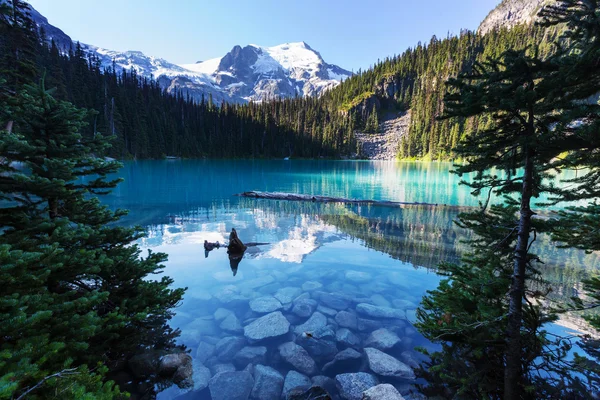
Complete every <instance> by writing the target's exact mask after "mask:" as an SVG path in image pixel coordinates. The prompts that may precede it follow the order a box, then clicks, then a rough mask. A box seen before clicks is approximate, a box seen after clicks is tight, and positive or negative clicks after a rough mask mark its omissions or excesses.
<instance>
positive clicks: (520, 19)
mask: <svg viewBox="0 0 600 400" xmlns="http://www.w3.org/2000/svg"><path fill="white" fill-rule="evenodd" d="M548 2H549V0H502V2H501V3H500V4H499V5H498V6H497V7H496V8H495V9H493V10H492V11H491V12H490V13H489V14H488V16H487V17H486V18H485V19H484V20H483V22H481V24H480V25H479V28H478V29H477V32H478V33H481V34H483V35H485V34H486V33H488V32H489V31H491V30H493V29H499V28H511V27H513V26H515V25H518V24H529V23H532V22H534V21H535V18H536V15H537V13H538V12H539V10H540V9H541V8H542V6H543V5H544V4H546V3H548Z"/></svg>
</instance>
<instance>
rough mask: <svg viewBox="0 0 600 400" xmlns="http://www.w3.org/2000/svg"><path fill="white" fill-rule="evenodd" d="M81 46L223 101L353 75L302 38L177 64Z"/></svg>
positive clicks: (311, 88)
mask: <svg viewBox="0 0 600 400" xmlns="http://www.w3.org/2000/svg"><path fill="white" fill-rule="evenodd" d="M0 1H1V0H0ZM31 13H32V16H33V17H34V20H35V21H36V23H37V24H38V26H40V27H43V28H44V30H45V32H47V33H50V34H51V38H52V39H53V40H55V42H59V43H60V44H59V47H60V48H61V49H63V51H68V49H69V48H70V47H71V46H72V45H73V41H72V40H71V38H70V37H69V36H68V35H67V34H65V33H64V32H62V31H61V30H60V29H58V28H56V27H54V26H52V25H51V24H50V23H49V22H48V20H47V19H46V18H45V17H44V16H43V15H41V14H40V13H38V12H37V11H36V10H34V9H33V8H32V11H31ZM81 46H82V48H83V49H84V51H86V52H87V53H88V54H91V55H94V56H96V57H98V58H99V59H100V63H101V65H102V66H103V67H104V68H112V66H113V65H115V67H116V68H119V69H125V70H130V69H135V70H136V72H137V73H138V75H141V76H144V77H151V76H152V77H154V78H155V79H156V80H157V82H158V83H159V84H160V85H161V86H162V87H163V88H164V89H166V90H167V91H178V92H182V93H184V94H186V95H189V96H191V97H192V98H195V99H197V100H200V99H201V98H202V96H204V97H207V96H208V95H212V97H213V101H214V102H215V103H221V102H222V101H228V102H237V103H239V102H246V101H262V100H267V99H272V98H276V97H294V96H297V95H304V96H313V95H317V96H318V95H320V94H321V93H323V91H325V90H327V89H329V88H332V87H334V86H336V85H337V84H339V82H340V80H342V79H345V78H347V77H349V76H350V75H352V73H351V72H349V71H346V70H344V69H342V68H340V67H338V66H336V65H332V64H327V63H326V62H325V61H324V60H323V58H322V57H321V55H320V54H319V52H317V51H315V50H314V49H313V48H311V47H310V46H309V45H308V44H307V43H306V42H303V41H302V42H289V43H284V44H280V45H277V46H272V47H263V46H259V45H255V44H249V45H246V46H244V47H242V46H240V45H236V46H233V48H232V49H231V51H229V52H228V53H227V54H225V55H224V56H223V57H220V58H214V59H211V60H206V61H202V62H200V61H198V62H196V63H192V64H183V65H176V64H174V63H170V62H169V61H167V60H164V59H162V58H159V57H153V56H147V55H145V54H144V53H143V52H141V51H135V50H131V51H126V52H119V51H114V50H108V49H103V48H100V47H97V46H94V45H87V44H83V43H82V44H81Z"/></svg>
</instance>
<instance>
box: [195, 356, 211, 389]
mask: <svg viewBox="0 0 600 400" xmlns="http://www.w3.org/2000/svg"><path fill="white" fill-rule="evenodd" d="M192 368H193V370H194V372H193V374H192V379H193V380H194V388H193V389H192V390H193V391H194V392H198V391H200V390H204V389H206V388H207V387H208V382H209V381H210V377H211V376H212V375H211V373H210V370H209V369H208V368H206V367H205V366H204V365H202V363H201V362H200V361H198V360H194V361H193V362H192Z"/></svg>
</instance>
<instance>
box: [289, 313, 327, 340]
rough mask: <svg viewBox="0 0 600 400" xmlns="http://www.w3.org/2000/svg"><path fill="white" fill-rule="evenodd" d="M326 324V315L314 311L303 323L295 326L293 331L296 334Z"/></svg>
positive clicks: (310, 330)
mask: <svg viewBox="0 0 600 400" xmlns="http://www.w3.org/2000/svg"><path fill="white" fill-rule="evenodd" d="M326 325H327V317H326V316H324V315H323V314H321V313H320V312H315V313H314V314H313V315H312V316H311V317H310V318H309V319H308V320H307V321H306V322H305V323H303V324H302V325H298V326H296V329H294V332H295V333H296V335H301V334H302V333H305V332H309V333H310V332H314V331H316V330H317V329H319V328H323V327H324V326H326Z"/></svg>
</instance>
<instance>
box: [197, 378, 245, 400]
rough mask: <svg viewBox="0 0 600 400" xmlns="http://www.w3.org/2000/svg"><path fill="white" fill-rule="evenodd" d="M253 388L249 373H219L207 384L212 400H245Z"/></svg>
mask: <svg viewBox="0 0 600 400" xmlns="http://www.w3.org/2000/svg"><path fill="white" fill-rule="evenodd" d="M253 386H254V379H253V378H252V375H250V373H249V372H246V371H242V372H220V373H218V374H216V375H215V376H213V377H212V379H211V380H210V382H209V383H208V388H209V390H210V395H211V397H212V399H213V400H247V399H248V396H250V392H251V391H252V387H253Z"/></svg>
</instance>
